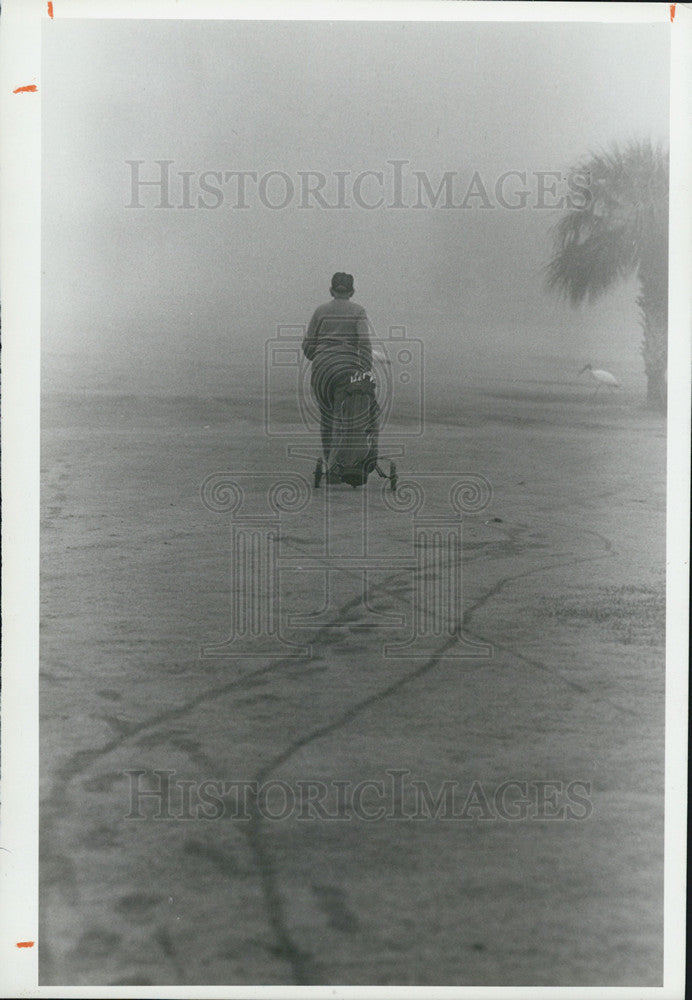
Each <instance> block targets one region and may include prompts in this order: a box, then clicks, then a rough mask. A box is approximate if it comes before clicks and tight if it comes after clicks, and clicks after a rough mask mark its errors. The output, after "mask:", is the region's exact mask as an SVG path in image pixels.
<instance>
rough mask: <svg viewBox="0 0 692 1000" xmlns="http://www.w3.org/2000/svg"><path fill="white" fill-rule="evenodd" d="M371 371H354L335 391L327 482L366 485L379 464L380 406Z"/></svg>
mask: <svg viewBox="0 0 692 1000" xmlns="http://www.w3.org/2000/svg"><path fill="white" fill-rule="evenodd" d="M375 391H376V383H375V377H374V375H373V373H372V372H371V371H354V372H353V373H352V374H351V375H350V376H349V379H348V381H344V383H343V384H342V385H340V386H339V388H338V389H337V390H336V392H335V393H334V408H333V415H332V420H333V423H332V428H333V429H332V441H331V449H330V452H329V460H328V462H327V481H328V482H342V483H348V484H349V485H350V486H354V487H355V486H363V485H364V484H365V483H366V481H367V478H368V476H369V475H370V473H371V472H372V471H373V469H374V468H375V467H376V465H377V446H378V436H379V416H380V408H379V406H378V404H377V398H376V395H375Z"/></svg>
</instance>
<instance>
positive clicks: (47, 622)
mask: <svg viewBox="0 0 692 1000" xmlns="http://www.w3.org/2000/svg"><path fill="white" fill-rule="evenodd" d="M260 397H261V393H259V392H258V391H257V390H256V387H254V386H253V385H252V384H251V380H250V379H248V380H246V381H245V382H243V380H242V378H241V376H240V374H239V375H238V379H237V382H236V384H235V385H234V387H233V391H232V392H230V391H229V394H228V396H227V397H223V398H222V397H217V398H214V399H203V398H192V397H189V398H188V397H182V396H181V397H177V398H175V397H163V396H161V397H153V396H145V395H142V396H127V397H119V396H117V395H106V394H101V395H98V394H82V395H77V394H67V393H64V394H57V393H54V394H51V393H47V394H46V395H45V398H44V402H43V414H42V424H43V428H44V430H43V443H42V465H43V489H42V497H43V512H42V513H43V520H42V534H41V546H42V549H41V556H42V580H41V611H42V632H41V665H42V667H41V669H42V675H41V716H42V718H41V787H42V805H41V821H42V840H41V850H42V856H41V868H40V878H41V924H42V926H41V932H40V941H41V981H42V982H43V983H44V984H49V983H73V984H76V985H79V984H84V985H93V984H144V985H148V984H150V985H159V984H161V985H166V984H181V985H184V984H222V983H226V984H234V983H245V984H281V983H288V984H291V983H295V984H336V983H341V984H346V985H348V984H364V983H369V984H402V985H406V984H416V985H428V984H438V985H448V986H452V985H467V986H474V985H483V986H522V985H527V986H528V985H531V986H591V985H593V986H596V985H598V986H625V985H635V984H636V985H639V986H645V985H651V986H654V985H657V984H660V983H661V980H662V955H663V947H662V944H663V940H662V933H663V921H662V904H663V880H662V876H663V851H662V848H663V764H664V756H663V704H664V703H663V697H664V656H663V649H664V618H665V550H664V538H665V494H664V487H665V424H664V421H663V420H662V419H661V418H659V417H657V416H655V415H651V414H649V413H647V412H646V411H644V410H643V408H642V405H641V399H640V397H639V396H636V397H635V396H634V395H633V394H630V393H628V392H622V393H621V394H619V395H618V396H617V397H615V398H608V397H605V394H604V398H599V399H596V400H592V399H591V398H590V387H588V386H582V385H580V384H578V383H565V384H563V385H559V384H554V383H541V382H540V381H537V382H536V383H535V384H528V383H517V382H510V381H504V382H503V381H500V380H497V381H496V382H495V383H494V384H488V385H477V386H464V387H463V389H459V390H456V389H455V390H454V391H452V390H449V391H447V392H440V393H438V394H437V395H436V396H435V397H434V398H431V399H430V401H429V406H428V412H427V416H426V421H425V426H424V433H423V435H422V436H421V437H418V438H412V439H410V440H406V441H404V442H403V443H402V441H401V440H400V441H399V442H398V443H399V445H400V447H401V449H402V453H401V454H400V455H398V456H397V459H396V460H397V464H398V467H399V475H400V490H399V493H398V494H397V495H396V496H395V497H392V496H391V494H390V495H386V494H383V486H384V481H380V480H377V478H376V477H374V476H373V477H371V479H370V480H369V482H368V484H367V486H366V487H365V489H364V490H352V489H350V487H347V486H344V485H340V486H338V487H333V488H330V489H329V490H325V489H320V490H319V491H313V490H312V481H311V473H312V467H313V464H314V463H311V461H310V460H309V458H301V457H298V456H288V455H287V452H286V443H285V442H283V441H282V440H279V439H276V438H269V437H267V436H266V435H265V433H264V427H263V410H262V401H261V398H260ZM386 442H387V434H386V432H385V433H383V439H382V442H381V452H382V453H384V454H387V446H386ZM315 445H316V441H315V442H310V441H308V442H307V443H306V442H305V441H303V442H301V447H303V448H304V449H305V450H306V451H307V452H308V453H309V452H310V448H311V447H312V448H313V450H314V446H315ZM210 476H211V477H213V476H220V477H221V480H224V478H225V479H235V481H236V482H237V483H240V486H241V492H242V504H243V505H244V506H243V507H242V508H240V507H238V508H237V509H236V508H235V507H234V506H233V504H234V503H235V500H233V502H232V503H231V502H230V501H229V503H230V506H228V504H227V506H226V509H225V510H223V509H221V510H215V509H210V505H209V503H205V499H204V497H205V494H204V490H203V488H202V487H203V484H204V483H205V481H208V477H210ZM291 477H293V478H292V479H291ZM300 477H303V479H302V480H301V478H300ZM469 477H475V479H474V480H473V481H474V482H475V484H476V486H478V484H479V483H480V484H481V487H482V489H484V488H485V487H483V486H482V484H483V483H486V484H487V485H488V488H489V489H488V492H487V494H484V495H482V496H481V497H480V499H479V497H478V496H476V497H475V499H474V496H472V495H471V494H469V493H465V494H463V496H464V498H465V499H464V501H463V503H462V501H459V503H460V504H461V507H465V508H466V509H463V510H462V509H461V507H458V508H457V509H455V508H454V505H453V504H452V503H451V501H450V496H451V493H450V491H451V490H452V488H453V486H454V484H455V482H458V481H459V480H463V479H464V478H466V480H468V478H469ZM282 480H291V481H292V483H293V486H292V487H290V488H289V489H288V492H286V488H283V490H284V492H282V493H279V492H275V493H274V494H272V496H273V498H274V499H273V502H274V504H275V506H274V507H272V505H271V502H269V505H268V501H267V497H268V496H269V494H270V493H271V490H272V487H273V486H276V485H277V484H278V483H280V482H281V481H282ZM303 481H304V483H305V484H307V488H305V487H304V485H303ZM416 483H417V484H418V487H417V488H418V490H419V493H417V494H416V493H415V490H416V486H415V484H416ZM277 490H278V486H277ZM481 492H482V490H481ZM228 496H229V494H228V493H226V494H225V499H226V501H228ZM277 497H278V499H277ZM397 497H398V499H397ZM458 497H459V494H457V498H458ZM216 498H217V501H219V498H221V499H220V506H221V507H223V505H224V496H223V495H222V494H221V493H217V494H216ZM412 498H413V499H412ZM208 499H209V497H208V496H207V500H208ZM231 500H232V498H231ZM474 503H475V504H476V507H477V508H478V509H476V510H474V509H472V508H473V505H474ZM277 504H278V509H277V507H276V505H277ZM218 505H219V504H217V506H218ZM417 505H418V506H417ZM213 506H214V505H213V504H211V507H213ZM242 518H245V521H244V522H243V523H242V524H241V527H243V525H244V528H243V530H244V529H245V528H247V527H248V526H250V527H253V525H254V527H253V530H254V531H256V532H258V533H259V534H257V536H256V537H257V538H259V539H260V541H259V542H257V545H259V546H260V547H259V548H255V549H252V548H247V549H242V550H241V549H238V548H237V547H236V548H234V547H233V546H234V544H235V545H241V542H240V541H238V538H237V537H236V536H234V534H233V532H234V531H235V530H236V529H238V525H239V524H240V521H239V519H242ZM263 518H264V520H262V519H263ZM272 518H273V520H272ZM270 522H271V524H276V523H278V522H280V528H278V529H276V532H277V533H276V535H275V537H274V540H273V541H272V545H273V548H272V547H271V546H270V548H268V549H267V548H262V547H261V545H262V543H261V538H262V537H263V536H262V532H265V534H266V531H267V530H268V529H267V525H269V524H270ZM440 525H442V526H443V528H444V526H445V525H446V526H447V527H448V528H449V532H451V534H450V535H449V537H452V535H454V532H456V531H457V529H458V530H459V531H460V538H461V546H460V547H459V546H457V545H456V544H455V545H452V546H451V547H450V548H447V549H444V551H442V550H441V549H440V547H439V545H437V547H435V544H437V543H435V544H433V543H432V542H430V538H431V537H433V536H432V535H431V532H433V534H434V531H437V532H438V536H439V537H438V536H435V537H437V538H438V542H439V539H440V538H442V537H443V535H444V532H443V531H442V528H440ZM450 525H452V527H449V526H450ZM238 530H239V529H238ZM444 530H447V528H444ZM441 531H442V534H440V532H441ZM325 532H326V535H325ZM426 532H428V534H426ZM327 536H328V538H327ZM238 537H239V536H238ZM444 537H447V536H444ZM454 537H455V538H456V535H454ZM234 539H235V541H234ZM325 539H326V541H325ZM245 544H246V543H245V542H242V545H245ZM247 544H248V545H249V544H250V543H247ZM252 544H254V543H252ZM325 545H327V547H328V550H327V549H326V548H325ZM241 551H242V553H244V554H243V556H242V558H243V559H244V560H245V562H244V563H243V565H244V566H245V567H246V569H245V570H244V575H241V576H239V575H238V572H237V565H238V559H239V558H240V557H239V556H238V553H239V552H241ZM234 553H235V555H234ZM248 553H249V554H248ZM253 553H254V554H253ZM327 556H328V557H329V560H331V562H329V566H331V567H333V568H334V571H333V572H332V571H330V570H329V569H328V565H327V563H328V560H327ZM253 559H256V560H259V561H255V562H253V561H252V560H253ZM263 559H264V560H265V563H262V560H263ZM234 560H235V561H234ZM272 560H273V562H272ZM325 567H327V568H325ZM457 570H459V573H458V576H456V575H455V574H456V572H457ZM456 580H458V581H459V587H458V589H457V590H455V587H456V586H457V584H456V583H454V581H456ZM253 581H255V583H257V587H258V589H257V592H256V593H255V595H254V597H252V598H249V597H247V588H248V586H250V584H251V583H252V582H253ZM450 581H451V582H450ZM274 586H276V593H274V592H273V591H272V588H273V587H274ZM243 588H245V589H243ZM450 588H451V589H450ZM243 594H245V597H244V596H243ZM272 594H273V596H272ZM274 598H276V600H274ZM272 600H274V603H273V604H272V603H271V601H272ZM243 601H245V603H243ZM248 601H249V602H250V603H248ZM252 601H255V602H256V603H255V604H252ZM268 602H269V603H268ZM267 609H269V610H267ZM459 609H461V612H462V613H463V635H459V634H457V633H458V630H457V629H456V626H455V624H454V623H455V620H456V619H455V615H457V613H458V611H459ZM267 614H270V615H272V616H274V617H273V618H272V619H271V621H272V622H273V624H271V623H270V624H271V627H265V626H266V624H267V619H266V618H263V617H262V616H263V615H267ZM242 615H245V616H246V617H245V618H242ZM253 615H254V616H255V617H253ZM239 616H240V617H239ZM253 623H254V624H253ZM412 635H413V636H414V639H415V641H414V642H413V644H411V637H412ZM416 637H417V638H416ZM407 644H408V645H407ZM162 774H163V779H162V777H161V776H162ZM166 774H167V775H168V778H167V779H166ZM161 780H164V781H165V780H168V781H169V789H170V790H171V791H170V795H169V797H168V798H167V799H166V801H165V802H164V796H163V795H159V796H158V797H157V796H155V795H154V796H152V795H149V796H147V795H146V794H140V793H142V792H143V791H144V792H146V791H152V790H153V791H156V789H157V788H158V789H159V790H160V789H161V788H162V787H163V786H162V785H161ZM204 782H211V783H212V785H207V786H206V799H204V797H203V796H204V794H205V792H204V789H203V788H202V786H203V783H204ZM223 782H230V783H235V786H234V787H235V791H231V793H229V794H228V795H226V797H225V798H224V797H223V796H221V798H219V797H218V796H216V798H215V797H214V796H213V795H211V793H210V789H214V788H216V789H218V787H219V783H223ZM214 783H215V784H214ZM243 783H247V787H249V788H252V787H254V788H263V789H264V791H265V792H266V795H265V798H264V799H263V800H262V801H260V803H259V805H258V804H257V802H256V801H255V800H253V799H252V796H250V797H249V799H248V802H247V803H246V808H245V809H244V808H243V803H242V802H241V801H240V797H239V796H240V793H239V792H238V791H237V789H238V788H241V787H243ZM253 783H254V784H253ZM450 783H451V784H450ZM507 783H513V784H511V785H509V786H508V785H507ZM575 783H576V784H575ZM503 785H505V787H506V790H507V795H506V796H505V797H504V798H503V797H502V796H501V794H500V793H499V792H498V789H500V790H501V788H502V786H503ZM452 787H453V789H454V801H453V802H452V800H451V799H449V800H448V799H446V798H445V795H447V793H449V794H450V795H451V794H452V793H451V791H450V789H451V788H452ZM310 789H311V790H310ZM355 789H359V790H358V792H357V794H354V790H355ZM570 789H571V790H570ZM133 796H134V798H133ZM520 800H521V801H520ZM219 802H222V806H223V808H221V806H219ZM522 802H523V806H522ZM162 803H163V805H164V806H165V808H163V809H161V808H160V807H161V805H162ZM214 803H216V804H214ZM248 803H249V804H248ZM157 812H158V813H161V812H163V813H164V815H159V818H154V817H155V814H156V813H157Z"/></svg>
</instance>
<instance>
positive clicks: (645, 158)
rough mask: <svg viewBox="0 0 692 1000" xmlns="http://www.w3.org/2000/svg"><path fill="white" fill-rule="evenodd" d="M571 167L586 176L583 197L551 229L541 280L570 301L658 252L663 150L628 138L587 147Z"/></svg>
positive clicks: (661, 250)
mask: <svg viewBox="0 0 692 1000" xmlns="http://www.w3.org/2000/svg"><path fill="white" fill-rule="evenodd" d="M574 171H575V172H578V173H579V174H580V175H581V176H582V177H585V178H587V179H588V197H587V198H586V203H585V204H584V206H583V207H579V208H572V209H570V210H569V211H568V212H567V214H566V215H564V216H563V217H562V218H561V219H560V220H559V222H558V223H557V225H556V226H555V227H554V228H553V231H552V240H553V253H552V257H551V259H550V261H549V263H548V265H547V267H546V284H547V287H548V288H549V289H551V290H553V291H557V292H558V293H560V294H563V295H565V296H566V297H567V298H568V299H569V301H570V302H571V303H572V304H573V305H577V304H578V303H580V302H582V301H584V300H585V299H594V298H597V297H598V296H600V295H603V294H604V293H605V292H606V291H607V290H608V289H609V288H610V287H612V285H614V284H615V283H616V282H618V281H620V280H622V279H624V278H627V277H628V276H629V275H631V274H632V273H633V272H634V271H635V270H637V269H640V268H641V267H642V265H643V262H646V261H652V260H656V259H659V260H660V259H661V258H663V257H665V254H666V251H667V215H668V153H667V151H666V150H665V149H664V148H663V146H662V145H660V144H653V143H651V142H649V141H647V140H633V141H632V142H630V143H628V144H627V145H626V146H624V147H620V146H617V145H613V146H612V147H611V148H609V149H605V150H599V151H597V152H591V153H590V154H589V155H588V156H587V157H585V158H584V159H583V160H582V161H581V162H580V163H578V164H577V165H576V166H575V167H574Z"/></svg>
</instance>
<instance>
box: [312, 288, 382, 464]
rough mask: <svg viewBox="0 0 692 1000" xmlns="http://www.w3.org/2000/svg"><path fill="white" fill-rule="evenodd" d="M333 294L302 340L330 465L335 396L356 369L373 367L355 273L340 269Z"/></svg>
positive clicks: (323, 445) (368, 330) (365, 320)
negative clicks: (355, 290) (356, 294)
mask: <svg viewBox="0 0 692 1000" xmlns="http://www.w3.org/2000/svg"><path fill="white" fill-rule="evenodd" d="M329 292H330V294H331V296H332V298H331V301H330V302H326V303H325V304H324V305H322V306H318V308H317V309H316V310H315V312H314V313H313V316H312V319H311V320H310V324H309V326H308V329H307V333H306V335H305V338H304V340H303V353H304V354H305V357H306V358H307V359H308V361H311V362H312V372H311V376H310V386H311V388H312V393H313V395H314V397H315V399H316V401H317V405H318V406H319V408H320V433H321V435H322V451H323V453H324V460H325V462H326V463H327V465H329V452H330V448H331V441H332V430H333V419H332V414H333V410H334V399H335V393H336V392H337V390H338V389H339V388H341V387H343V385H344V384H345V383H347V382H348V381H349V379H350V376H351V374H352V373H353V372H354V371H357V370H360V371H370V369H371V368H372V345H371V343H370V324H369V322H368V317H367V316H366V314H365V309H364V308H363V307H362V306H360V305H358V303H357V302H353V301H352V297H353V275H352V274H344V273H342V272H341V271H339V272H337V273H336V274H335V275H334V277H333V278H332V284H331V288H330V289H329Z"/></svg>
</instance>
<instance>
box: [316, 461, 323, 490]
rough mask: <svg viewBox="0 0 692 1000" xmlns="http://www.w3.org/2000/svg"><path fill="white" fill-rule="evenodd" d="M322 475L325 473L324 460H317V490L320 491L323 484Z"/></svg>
mask: <svg viewBox="0 0 692 1000" xmlns="http://www.w3.org/2000/svg"><path fill="white" fill-rule="evenodd" d="M322 473H323V469H322V459H321V458H318V459H317V465H316V466H315V489H316V490H318V489H319V488H320V483H321V482H322Z"/></svg>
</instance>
